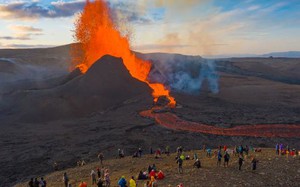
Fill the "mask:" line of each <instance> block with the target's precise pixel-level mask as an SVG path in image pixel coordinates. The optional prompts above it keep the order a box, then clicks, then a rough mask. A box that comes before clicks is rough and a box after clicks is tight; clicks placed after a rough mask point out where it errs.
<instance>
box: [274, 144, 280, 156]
mask: <svg viewBox="0 0 300 187" xmlns="http://www.w3.org/2000/svg"><path fill="white" fill-rule="evenodd" d="M275 150H276V155H279V144H276V146H275Z"/></svg>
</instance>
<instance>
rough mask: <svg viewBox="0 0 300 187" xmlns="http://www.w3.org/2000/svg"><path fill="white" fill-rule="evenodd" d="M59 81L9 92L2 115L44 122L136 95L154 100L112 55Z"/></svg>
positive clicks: (98, 107)
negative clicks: (41, 86)
mask: <svg viewBox="0 0 300 187" xmlns="http://www.w3.org/2000/svg"><path fill="white" fill-rule="evenodd" d="M60 81H61V84H59V85H58V86H56V87H53V88H47V89H35V90H23V91H19V92H15V93H13V94H11V95H9V96H8V97H7V98H6V100H5V104H2V106H1V111H3V112H2V115H5V114H7V113H9V115H13V116H18V117H17V119H19V120H22V121H24V120H25V121H27V122H41V121H49V120H50V121H51V120H59V119H63V118H74V117H83V116H86V115H88V114H91V113H93V112H97V111H103V110H106V109H108V108H111V107H115V106H117V105H120V104H123V103H124V102H126V101H128V100H130V99H134V98H137V99H141V98H143V100H144V101H148V102H149V103H151V102H152V101H151V100H152V99H151V98H152V97H151V89H150V88H149V87H148V85H147V84H146V83H143V82H141V81H139V80H137V79H135V78H133V77H132V76H131V75H130V74H129V72H128V70H127V69H126V67H125V66H124V64H123V61H122V59H121V58H117V57H113V56H109V55H105V56H103V57H102V58H100V59H99V60H97V61H96V62H95V63H94V64H93V65H92V66H91V67H90V68H89V70H88V71H87V72H86V73H85V74H80V73H79V72H78V70H75V71H73V72H71V73H70V74H69V75H67V76H66V77H65V78H64V79H62V80H60ZM57 84H58V83H57ZM57 111H60V112H57Z"/></svg>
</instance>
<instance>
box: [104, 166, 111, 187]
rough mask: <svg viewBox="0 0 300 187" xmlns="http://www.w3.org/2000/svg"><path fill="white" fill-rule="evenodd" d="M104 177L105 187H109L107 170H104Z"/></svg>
mask: <svg viewBox="0 0 300 187" xmlns="http://www.w3.org/2000/svg"><path fill="white" fill-rule="evenodd" d="M104 177H105V185H106V187H110V176H109V172H108V169H106V170H105V174H104Z"/></svg>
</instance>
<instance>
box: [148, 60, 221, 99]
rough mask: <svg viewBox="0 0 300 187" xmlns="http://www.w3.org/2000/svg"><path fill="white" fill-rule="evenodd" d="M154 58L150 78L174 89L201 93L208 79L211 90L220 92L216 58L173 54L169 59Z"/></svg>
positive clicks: (181, 91)
mask: <svg viewBox="0 0 300 187" xmlns="http://www.w3.org/2000/svg"><path fill="white" fill-rule="evenodd" d="M151 56H154V57H153V58H152V57H150V58H152V61H153V64H154V68H153V69H152V70H151V74H150V80H151V81H153V82H160V83H163V84H164V85H167V86H168V87H170V89H171V90H172V91H175V92H179V93H187V94H199V93H200V92H201V90H202V88H203V85H204V82H205V81H207V83H208V88H209V90H210V92H212V93H214V94H217V93H218V92H219V84H218V81H219V75H218V74H217V72H216V70H215V60H213V59H204V58H201V57H199V56H183V55H173V56H172V57H171V56H169V57H168V58H167V59H166V58H165V57H164V58H163V57H162V56H155V55H154V54H151Z"/></svg>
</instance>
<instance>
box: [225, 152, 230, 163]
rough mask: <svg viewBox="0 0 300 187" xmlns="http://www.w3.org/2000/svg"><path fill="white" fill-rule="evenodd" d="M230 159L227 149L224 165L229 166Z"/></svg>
mask: <svg viewBox="0 0 300 187" xmlns="http://www.w3.org/2000/svg"><path fill="white" fill-rule="evenodd" d="M229 159H230V155H229V154H228V152H227V151H225V155H224V167H228V164H229Z"/></svg>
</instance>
